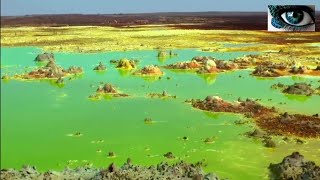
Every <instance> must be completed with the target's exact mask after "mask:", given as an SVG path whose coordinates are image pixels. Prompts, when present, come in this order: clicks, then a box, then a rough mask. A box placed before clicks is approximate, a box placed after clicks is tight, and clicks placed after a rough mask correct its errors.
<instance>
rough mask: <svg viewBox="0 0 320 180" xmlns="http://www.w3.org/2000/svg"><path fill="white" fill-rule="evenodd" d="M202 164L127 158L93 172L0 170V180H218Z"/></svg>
mask: <svg viewBox="0 0 320 180" xmlns="http://www.w3.org/2000/svg"><path fill="white" fill-rule="evenodd" d="M201 166H202V164H201V163H197V164H187V163H185V162H182V161H181V162H179V163H176V164H172V165H169V164H168V163H159V164H157V165H156V166H150V167H144V166H138V165H133V164H132V163H131V160H130V159H128V160H127V163H125V164H124V165H123V166H122V167H119V168H118V167H116V165H115V164H114V163H112V164H111V165H110V166H109V167H108V168H105V169H96V168H91V167H79V168H76V169H65V170H63V171H61V172H55V171H47V172H45V173H41V172H38V171H37V169H36V168H35V167H30V166H26V167H23V169H22V170H20V171H18V170H15V169H2V170H1V179H3V180H20V179H91V180H114V179H184V180H195V179H196V180H198V179H199V180H201V179H205V180H219V178H218V177H217V176H216V175H214V174H212V173H209V174H206V173H204V172H203V170H202V168H201Z"/></svg>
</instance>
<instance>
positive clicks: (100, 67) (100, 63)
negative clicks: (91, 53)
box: [93, 62, 107, 71]
mask: <svg viewBox="0 0 320 180" xmlns="http://www.w3.org/2000/svg"><path fill="white" fill-rule="evenodd" d="M106 69H107V67H106V65H104V64H103V63H102V62H99V64H98V66H96V67H95V68H93V70H95V71H105V70H106Z"/></svg>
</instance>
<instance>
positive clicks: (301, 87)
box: [282, 83, 314, 96]
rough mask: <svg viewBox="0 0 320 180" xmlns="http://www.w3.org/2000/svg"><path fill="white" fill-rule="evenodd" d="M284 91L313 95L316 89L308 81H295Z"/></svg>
mask: <svg viewBox="0 0 320 180" xmlns="http://www.w3.org/2000/svg"><path fill="white" fill-rule="evenodd" d="M282 92H284V93H287V94H298V95H308V96H310V95H312V94H313V93H314V89H312V87H311V84H307V83H294V84H293V85H290V86H288V87H286V88H285V89H284V90H283V91H282Z"/></svg>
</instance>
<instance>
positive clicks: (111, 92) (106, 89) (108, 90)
mask: <svg viewBox="0 0 320 180" xmlns="http://www.w3.org/2000/svg"><path fill="white" fill-rule="evenodd" d="M103 96H112V97H127V96H129V95H127V94H124V93H120V92H119V91H118V90H117V89H116V88H115V87H114V86H113V85H112V84H109V83H106V84H104V85H103V86H99V87H98V89H97V90H96V93H95V94H93V95H90V96H89V98H90V99H101V98H102V97H103Z"/></svg>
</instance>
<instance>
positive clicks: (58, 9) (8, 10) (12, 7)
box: [1, 0, 320, 16]
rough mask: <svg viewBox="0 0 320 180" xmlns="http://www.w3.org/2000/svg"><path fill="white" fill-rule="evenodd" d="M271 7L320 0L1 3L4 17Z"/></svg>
mask: <svg viewBox="0 0 320 180" xmlns="http://www.w3.org/2000/svg"><path fill="white" fill-rule="evenodd" d="M268 4H301V5H302V4H305V5H307V4H308V5H310V4H314V5H316V10H319V7H320V0H161V1H160V0H159V1H156V0H1V15H4V16H7V15H30V14H68V13H78V14H98V13H100V14H113V13H146V12H198V11H267V5H268Z"/></svg>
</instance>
